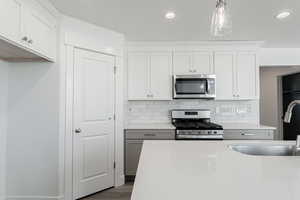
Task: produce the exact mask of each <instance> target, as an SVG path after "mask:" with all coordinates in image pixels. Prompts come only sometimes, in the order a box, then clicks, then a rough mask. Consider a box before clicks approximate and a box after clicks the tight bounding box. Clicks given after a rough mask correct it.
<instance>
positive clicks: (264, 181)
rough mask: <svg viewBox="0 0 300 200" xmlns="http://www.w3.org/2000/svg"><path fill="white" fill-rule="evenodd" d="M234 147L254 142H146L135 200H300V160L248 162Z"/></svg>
mask: <svg viewBox="0 0 300 200" xmlns="http://www.w3.org/2000/svg"><path fill="white" fill-rule="evenodd" d="M236 143H251V142H249V141H145V142H144V146H143V150H142V153H141V157H140V163H139V167H138V172H137V176H136V179H135V183H134V188H133V193H132V197H131V200H220V199H224V200H299V199H300V189H299V186H300V157H264V156H248V155H244V154H241V153H238V152H235V151H232V150H230V149H229V148H228V145H229V144H236ZM261 143H268V144H270V143H276V144H277V143H288V142H283V141H282V142H274V141H273V142H267V141H265V142H261Z"/></svg>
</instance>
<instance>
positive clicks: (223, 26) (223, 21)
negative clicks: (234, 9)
mask: <svg viewBox="0 0 300 200" xmlns="http://www.w3.org/2000/svg"><path fill="white" fill-rule="evenodd" d="M231 32H232V21H231V16H230V14H229V9H228V4H227V0H217V5H216V9H215V11H214V13H213V16H212V21H211V34H212V35H213V36H216V37H218V36H225V35H227V34H230V33H231Z"/></svg>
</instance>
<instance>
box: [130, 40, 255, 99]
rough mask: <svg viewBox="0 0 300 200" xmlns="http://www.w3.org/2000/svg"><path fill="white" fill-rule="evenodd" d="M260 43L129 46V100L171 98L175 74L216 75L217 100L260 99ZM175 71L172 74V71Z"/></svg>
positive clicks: (134, 44) (133, 44)
mask: <svg viewBox="0 0 300 200" xmlns="http://www.w3.org/2000/svg"><path fill="white" fill-rule="evenodd" d="M259 45H260V42H246V43H243V42H220V43H215V42H204V43H203V46H201V44H199V43H198V44H197V43H196V44H195V45H193V44H181V43H174V45H172V44H170V43H168V45H167V46H163V45H162V46H161V45H156V44H151V45H149V43H138V44H136V43H131V44H129V45H128V52H129V53H128V99H129V100H172V99H173V98H172V90H173V85H172V75H193V74H215V75H216V100H229V101H232V100H241V101H242V100H257V99H259V63H258V60H257V58H258V53H257V52H258V50H259ZM172 72H173V73H172Z"/></svg>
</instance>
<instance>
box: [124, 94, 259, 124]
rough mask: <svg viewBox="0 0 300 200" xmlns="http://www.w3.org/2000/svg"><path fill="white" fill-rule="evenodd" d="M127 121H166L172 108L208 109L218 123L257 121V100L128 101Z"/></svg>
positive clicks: (213, 119) (168, 119)
mask: <svg viewBox="0 0 300 200" xmlns="http://www.w3.org/2000/svg"><path fill="white" fill-rule="evenodd" d="M127 103H128V104H127V111H126V112H127V115H126V117H127V123H168V122H170V118H171V116H170V110H172V109H210V110H211V118H212V121H214V122H219V123H235V122H240V123H255V124H257V123H259V101H258V100H257V101H206V100H176V101H128V102H127Z"/></svg>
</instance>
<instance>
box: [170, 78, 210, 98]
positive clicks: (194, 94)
mask: <svg viewBox="0 0 300 200" xmlns="http://www.w3.org/2000/svg"><path fill="white" fill-rule="evenodd" d="M208 76H209V75H198V76H195V75H188V76H174V96H173V97H174V99H202V98H215V92H214V88H215V87H214V83H215V78H214V77H208ZM210 76H214V75H210Z"/></svg>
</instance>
